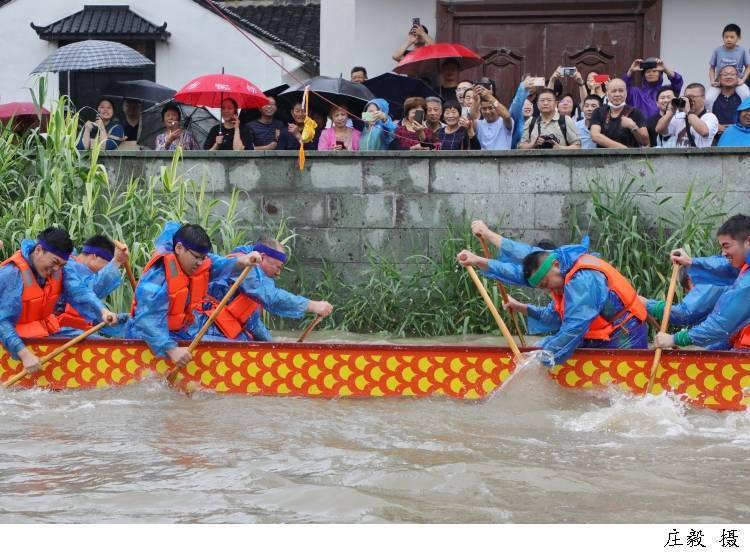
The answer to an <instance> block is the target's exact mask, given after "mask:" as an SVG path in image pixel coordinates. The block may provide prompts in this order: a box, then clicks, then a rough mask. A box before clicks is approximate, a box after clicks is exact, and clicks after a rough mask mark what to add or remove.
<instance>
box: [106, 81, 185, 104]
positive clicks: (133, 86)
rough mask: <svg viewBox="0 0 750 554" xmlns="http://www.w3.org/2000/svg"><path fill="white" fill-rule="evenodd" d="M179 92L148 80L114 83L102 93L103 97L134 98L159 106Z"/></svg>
mask: <svg viewBox="0 0 750 554" xmlns="http://www.w3.org/2000/svg"><path fill="white" fill-rule="evenodd" d="M176 92H177V91H176V90H174V89H171V88H169V87H165V86H164V85H160V84H159V83H154V82H153V81H149V80H147V79H138V80H136V81H113V82H111V83H109V84H108V85H107V86H106V87H104V90H103V91H102V96H108V97H111V98H132V99H133V100H140V101H142V102H147V103H149V104H158V103H159V102H164V101H165V100H169V99H170V98H174V95H175V93H176Z"/></svg>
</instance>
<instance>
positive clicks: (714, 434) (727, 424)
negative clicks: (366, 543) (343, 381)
mask: <svg viewBox="0 0 750 554" xmlns="http://www.w3.org/2000/svg"><path fill="white" fill-rule="evenodd" d="M317 338H318V339H323V340H328V341H333V340H341V339H346V340H356V339H357V337H356V336H352V335H333V334H330V333H318V334H317ZM448 340H451V341H462V342H464V339H456V338H449V339H445V340H442V339H441V340H440V341H439V342H442V343H444V342H446V341H448ZM469 340H470V342H476V343H477V344H493V343H494V342H495V341H496V340H497V339H487V338H482V339H476V338H474V339H469ZM412 342H414V341H412ZM0 418H2V425H1V426H0V523H11V522H211V523H225V522H264V523H277V522H435V523H447V522H466V523H482V522H496V523H502V522H519V523H521V522H543V523H555V522H571V523H572V522H576V523H585V522H597V523H625V522H630V523H651V522H659V521H680V522H707V523H723V522H737V523H748V522H750V493H748V492H747V487H746V481H745V480H746V478H747V474H748V471H749V470H750V415H748V413H717V412H711V411H708V410H701V409H695V408H690V407H686V406H685V405H683V404H681V403H680V402H679V401H678V400H676V399H674V398H669V397H667V396H660V397H648V398H645V397H635V396H630V395H626V394H624V393H621V392H618V391H615V390H600V391H597V392H594V393H587V392H583V391H577V390H565V389H563V388H561V387H559V386H558V385H556V384H555V383H554V382H553V381H551V380H550V379H549V378H548V377H547V376H546V375H545V373H544V371H543V370H542V369H541V368H540V367H529V368H527V369H526V370H525V371H523V372H521V373H520V374H519V375H518V376H516V377H515V378H514V379H512V380H511V381H510V382H509V383H508V385H507V386H506V387H505V388H503V389H502V390H500V391H499V392H498V393H497V394H495V395H494V396H493V397H492V398H490V399H489V400H487V401H485V402H482V403H467V402H460V401H455V400H447V399H434V400H414V399H408V400H406V399H405V400H384V399H374V400H332V401H331V400H317V399H316V400H313V399H303V398H272V397H239V396H230V395H226V396H222V395H214V394H208V393H198V394H196V395H194V396H193V397H192V398H186V397H184V396H182V395H180V394H178V393H176V392H175V391H173V390H170V389H169V388H168V387H166V386H165V385H164V384H163V382H162V381H161V380H160V379H157V378H155V377H154V378H151V379H149V380H147V381H145V382H142V383H139V384H136V385H133V386H130V387H124V388H120V389H109V390H95V391H82V392H75V391H66V392H57V393H53V392H48V391H43V390H4V389H0Z"/></svg>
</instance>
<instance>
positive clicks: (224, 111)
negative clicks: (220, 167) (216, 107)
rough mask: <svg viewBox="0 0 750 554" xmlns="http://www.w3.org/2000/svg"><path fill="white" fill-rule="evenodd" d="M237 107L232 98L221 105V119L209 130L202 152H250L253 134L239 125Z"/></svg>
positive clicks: (245, 127) (226, 99)
mask: <svg viewBox="0 0 750 554" xmlns="http://www.w3.org/2000/svg"><path fill="white" fill-rule="evenodd" d="M238 112H239V109H238V106H237V102H236V101H235V100H234V98H225V99H224V101H223V102H222V103H221V119H222V121H223V123H219V124H218V125H215V126H214V127H212V128H211V130H210V131H209V132H208V136H207V137H206V142H204V143H203V149H204V150H235V151H238V150H252V149H253V134H252V132H251V131H250V129H248V128H247V126H244V127H243V126H242V125H240V118H239V116H238Z"/></svg>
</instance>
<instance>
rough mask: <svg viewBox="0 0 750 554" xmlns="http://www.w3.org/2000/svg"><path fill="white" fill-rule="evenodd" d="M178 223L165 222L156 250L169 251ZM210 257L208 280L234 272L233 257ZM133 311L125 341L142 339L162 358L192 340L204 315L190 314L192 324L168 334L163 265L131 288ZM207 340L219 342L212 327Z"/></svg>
mask: <svg viewBox="0 0 750 554" xmlns="http://www.w3.org/2000/svg"><path fill="white" fill-rule="evenodd" d="M180 226H181V224H180V223H176V222H174V221H170V222H167V223H166V225H165V226H164V230H163V231H162V233H161V235H159V237H158V238H157V239H156V251H157V252H158V253H161V252H172V251H173V248H172V237H173V236H174V234H175V233H176V232H177V230H178V229H179V228H180ZM208 257H209V258H211V270H210V280H211V281H213V280H216V279H226V278H228V277H229V276H231V275H232V274H234V273H236V272H237V261H236V260H235V259H234V258H227V257H224V256H217V255H215V254H209V255H208ZM135 297H136V300H137V304H138V305H137V308H136V312H135V315H134V316H133V317H131V319H130V321H128V323H127V328H126V331H125V335H126V337H127V338H132V339H142V340H145V341H146V343H147V344H148V346H149V348H151V350H152V351H153V352H154V354H156V355H157V356H165V355H166V353H167V351H168V350H171V349H172V348H175V347H177V341H178V340H192V339H193V338H194V337H195V336H196V335H197V334H198V331H199V330H200V328H201V327H202V326H203V324H204V323H205V322H206V319H207V317H208V316H206V314H204V313H202V312H197V311H196V312H194V314H193V315H194V317H195V319H194V321H193V323H192V325H190V326H189V327H187V328H185V329H181V330H179V331H170V330H169V327H168V325H167V312H168V309H169V295H168V294H167V277H166V274H165V272H164V266H163V265H161V264H157V265H155V266H153V267H151V269H149V270H148V271H147V272H146V273H144V274H143V275H142V276H141V279H140V280H139V281H138V286H137V287H136V289H135ZM206 336H207V337H210V338H212V339H221V338H223V337H224V335H222V333H221V331H219V330H218V329H217V328H216V326H215V325H212V326H211V327H210V328H209V330H208V332H207V333H206Z"/></svg>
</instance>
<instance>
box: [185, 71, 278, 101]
mask: <svg viewBox="0 0 750 554" xmlns="http://www.w3.org/2000/svg"><path fill="white" fill-rule="evenodd" d="M225 98H231V99H233V100H234V101H235V102H237V107H239V108H260V107H262V106H265V105H266V104H268V98H267V97H266V95H265V94H263V91H261V90H260V89H259V88H258V87H256V86H255V85H254V84H252V83H251V82H250V81H248V80H247V79H243V78H242V77H238V76H237V75H229V74H227V73H214V74H211V75H202V76H200V77H196V78H195V79H193V80H192V81H190V82H189V83H188V84H187V85H185V86H184V87H182V88H181V89H180V90H178V91H177V94H175V95H174V99H175V100H177V101H178V102H182V103H183V104H189V105H191V106H207V107H209V108H220V107H221V103H222V102H223V101H224V99H225Z"/></svg>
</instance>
